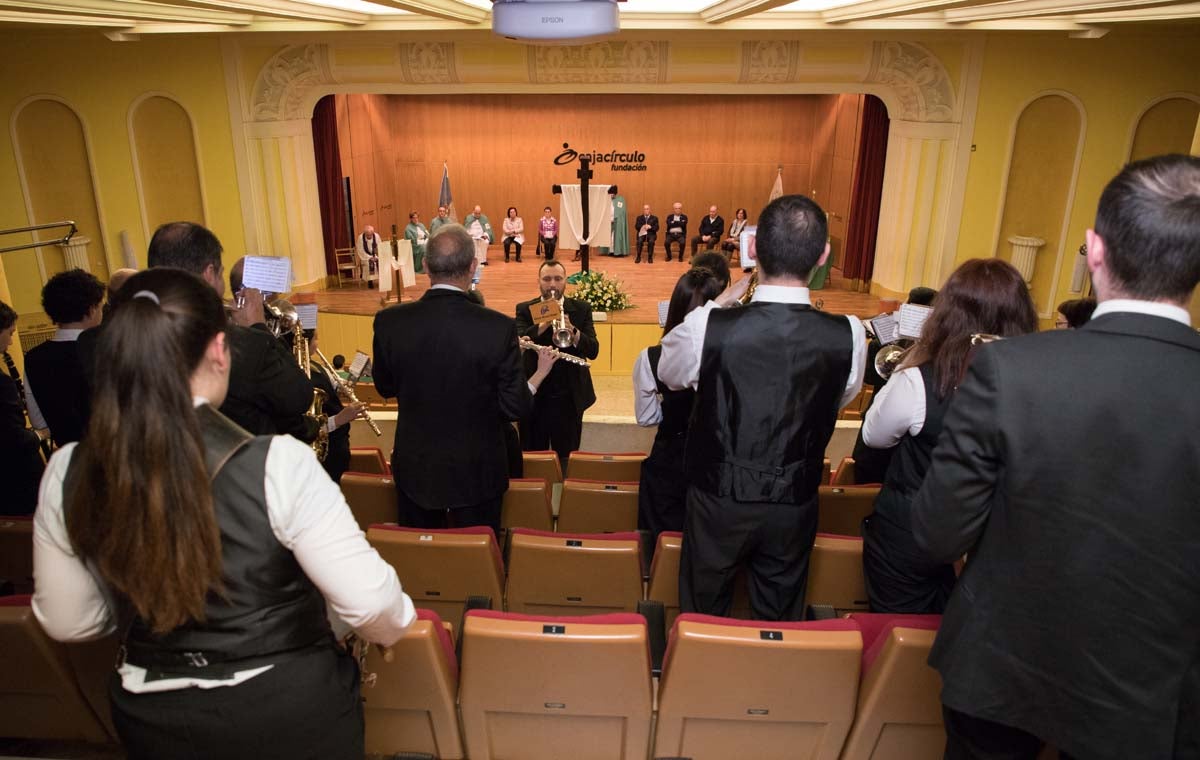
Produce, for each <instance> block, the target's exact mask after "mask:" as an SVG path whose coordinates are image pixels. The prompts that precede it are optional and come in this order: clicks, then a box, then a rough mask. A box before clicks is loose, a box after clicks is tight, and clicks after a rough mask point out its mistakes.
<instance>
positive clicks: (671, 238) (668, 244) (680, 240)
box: [663, 232, 684, 261]
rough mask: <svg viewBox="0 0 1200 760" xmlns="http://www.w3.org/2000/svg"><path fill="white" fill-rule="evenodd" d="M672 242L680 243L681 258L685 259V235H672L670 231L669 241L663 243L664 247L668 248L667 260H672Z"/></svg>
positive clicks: (668, 234) (681, 259)
mask: <svg viewBox="0 0 1200 760" xmlns="http://www.w3.org/2000/svg"><path fill="white" fill-rule="evenodd" d="M672 243H678V244H679V260H680V261H683V243H684V238H683V235H672V234H671V233H670V232H668V233H667V242H666V243H664V244H663V247H664V248H666V249H667V261H670V260H671V244H672Z"/></svg>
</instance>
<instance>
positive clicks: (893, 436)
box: [862, 367, 926, 449]
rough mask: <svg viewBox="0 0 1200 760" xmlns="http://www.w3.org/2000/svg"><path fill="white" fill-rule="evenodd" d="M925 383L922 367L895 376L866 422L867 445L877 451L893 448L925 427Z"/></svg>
mask: <svg viewBox="0 0 1200 760" xmlns="http://www.w3.org/2000/svg"><path fill="white" fill-rule="evenodd" d="M925 411H926V401H925V380H924V378H922V377H921V368H920V367H907V368H905V369H902V370H900V371H899V372H897V373H896V374H894V375H892V378H891V379H890V380H888V381H887V384H886V385H884V386H883V389H882V390H880V391H879V394H878V395H877V396H875V401H873V402H872V403H871V408H870V409H868V410H867V416H866V419H864V420H863V425H862V436H863V443H865V444H867V445H868V446H870V447H871V448H873V449H890V448H891V447H893V446H895V445H896V444H898V443H900V439H901V438H903V437H904V436H905V435H906V434H907V435H914V436H915V435H917V434H919V433H920V432H921V430H922V429H923V428H924V427H925Z"/></svg>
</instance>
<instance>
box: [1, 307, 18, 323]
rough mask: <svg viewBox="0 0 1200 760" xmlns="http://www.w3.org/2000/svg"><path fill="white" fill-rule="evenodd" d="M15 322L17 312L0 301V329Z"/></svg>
mask: <svg viewBox="0 0 1200 760" xmlns="http://www.w3.org/2000/svg"><path fill="white" fill-rule="evenodd" d="M16 323H17V312H16V311H15V310H13V307H11V306H9V305H8V304H6V303H4V302H3V301H0V330H7V329H8V328H10V327H12V326H13V325H15V324H16Z"/></svg>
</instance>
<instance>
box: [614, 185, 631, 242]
mask: <svg viewBox="0 0 1200 760" xmlns="http://www.w3.org/2000/svg"><path fill="white" fill-rule="evenodd" d="M612 204H613V220H612V255H613V256H620V257H624V256H628V255H629V225H628V223H627V219H626V217H625V196H623V195H614V196H613V199H612Z"/></svg>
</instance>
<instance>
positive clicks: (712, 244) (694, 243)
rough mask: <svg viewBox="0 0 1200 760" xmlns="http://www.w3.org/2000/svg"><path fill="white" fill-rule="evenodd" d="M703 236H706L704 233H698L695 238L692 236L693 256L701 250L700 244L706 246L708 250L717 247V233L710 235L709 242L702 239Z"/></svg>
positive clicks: (705, 248)
mask: <svg viewBox="0 0 1200 760" xmlns="http://www.w3.org/2000/svg"><path fill="white" fill-rule="evenodd" d="M703 237H704V236H703V235H697V236H695V237H694V238H692V255H693V256H695V255H696V251H697V250H699V248H700V246H704V250H706V251H711V250H712V249H714V248H716V247H717V242H718V240H717V236H716V235H709V236H708V242H705V241H704V240H703V239H702V238H703Z"/></svg>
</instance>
